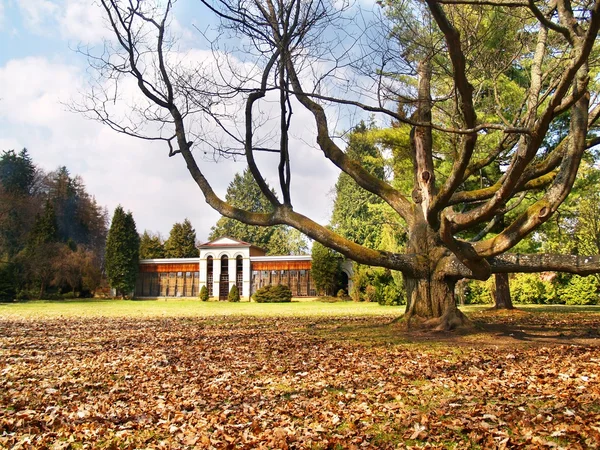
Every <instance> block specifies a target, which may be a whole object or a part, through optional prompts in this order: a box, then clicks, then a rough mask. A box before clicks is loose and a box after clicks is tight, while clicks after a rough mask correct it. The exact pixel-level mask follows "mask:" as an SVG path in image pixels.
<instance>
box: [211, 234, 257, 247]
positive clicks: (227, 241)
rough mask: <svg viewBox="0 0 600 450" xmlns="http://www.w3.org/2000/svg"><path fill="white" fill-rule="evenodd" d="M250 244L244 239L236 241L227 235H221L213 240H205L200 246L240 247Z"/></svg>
mask: <svg viewBox="0 0 600 450" xmlns="http://www.w3.org/2000/svg"><path fill="white" fill-rule="evenodd" d="M250 245H251V244H249V243H248V242H244V241H238V240H237V239H233V238H230V237H227V236H223V237H220V238H217V239H215V240H213V241H210V242H206V243H204V244H202V245H201V246H200V247H218V246H228V247H229V246H232V247H233V246H240V247H250Z"/></svg>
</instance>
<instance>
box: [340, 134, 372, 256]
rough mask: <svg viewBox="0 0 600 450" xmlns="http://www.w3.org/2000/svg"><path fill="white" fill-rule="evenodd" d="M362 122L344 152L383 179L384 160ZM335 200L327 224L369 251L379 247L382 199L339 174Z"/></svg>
mask: <svg viewBox="0 0 600 450" xmlns="http://www.w3.org/2000/svg"><path fill="white" fill-rule="evenodd" d="M367 132H368V129H367V127H366V126H365V124H364V123H361V124H360V125H359V126H357V127H356V128H355V129H354V131H353V132H352V133H351V134H350V137H349V142H348V147H347V149H346V153H347V154H348V156H349V157H351V158H352V159H354V160H356V161H359V162H361V163H362V164H363V165H364V166H365V167H366V168H367V169H368V170H369V172H371V174H372V175H375V176H376V177H377V178H379V179H383V178H384V161H383V158H382V157H381V154H380V152H379V150H378V149H377V147H375V145H373V142H372V141H371V140H370V139H369V136H368V133H367ZM335 192H336V200H335V202H334V205H333V213H332V216H331V224H332V226H333V228H334V229H335V230H336V231H337V232H338V233H339V234H341V235H342V236H344V237H345V238H347V239H350V240H352V241H354V242H357V243H360V244H363V245H366V246H367V247H370V248H379V247H380V244H381V234H382V225H383V222H384V219H383V215H382V211H381V208H379V209H378V208H377V207H376V205H382V203H383V200H382V199H381V198H380V197H378V196H376V195H374V194H372V193H370V192H368V191H366V190H365V189H363V188H361V187H360V186H358V185H357V184H356V182H355V181H354V180H353V179H352V178H351V177H350V176H349V175H347V174H346V173H344V172H342V173H341V174H340V176H339V177H338V181H337V183H336V185H335Z"/></svg>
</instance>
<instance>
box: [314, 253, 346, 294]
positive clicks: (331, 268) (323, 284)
mask: <svg viewBox="0 0 600 450" xmlns="http://www.w3.org/2000/svg"><path fill="white" fill-rule="evenodd" d="M341 260H342V256H341V255H340V254H339V253H337V252H336V251H335V250H332V249H330V248H328V247H325V246H324V245H322V244H320V243H319V242H314V243H313V246H312V268H311V272H310V274H311V277H312V279H313V280H314V282H315V287H316V289H317V292H324V293H325V295H335V293H336V292H337V291H338V290H339V288H340V287H341V286H340V285H341V283H340V281H341V277H342V268H341Z"/></svg>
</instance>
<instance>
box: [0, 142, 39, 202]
mask: <svg viewBox="0 0 600 450" xmlns="http://www.w3.org/2000/svg"><path fill="white" fill-rule="evenodd" d="M34 180H35V166H34V165H33V161H32V160H31V157H30V156H29V153H28V152H27V149H26V148H24V149H23V150H21V151H20V152H19V153H18V154H17V153H15V151H14V150H9V151H4V152H2V156H0V183H1V184H2V187H3V188H4V190H5V191H6V192H9V193H11V194H19V195H28V194H30V193H31V190H32V188H33V183H34Z"/></svg>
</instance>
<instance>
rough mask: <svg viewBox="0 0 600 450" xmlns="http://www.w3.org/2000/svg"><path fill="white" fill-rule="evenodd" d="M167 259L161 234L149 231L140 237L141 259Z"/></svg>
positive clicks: (145, 231)
mask: <svg viewBox="0 0 600 450" xmlns="http://www.w3.org/2000/svg"><path fill="white" fill-rule="evenodd" d="M164 257H165V247H164V244H163V241H162V239H161V237H160V234H158V233H157V234H153V233H151V232H149V231H148V230H144V233H143V234H142V236H141V237H140V259H155V258H164Z"/></svg>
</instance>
